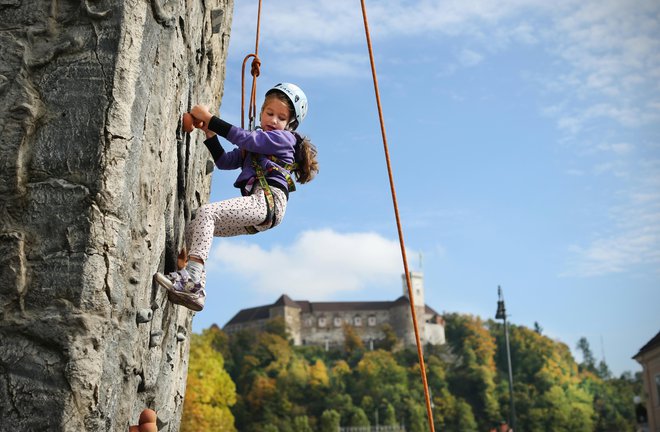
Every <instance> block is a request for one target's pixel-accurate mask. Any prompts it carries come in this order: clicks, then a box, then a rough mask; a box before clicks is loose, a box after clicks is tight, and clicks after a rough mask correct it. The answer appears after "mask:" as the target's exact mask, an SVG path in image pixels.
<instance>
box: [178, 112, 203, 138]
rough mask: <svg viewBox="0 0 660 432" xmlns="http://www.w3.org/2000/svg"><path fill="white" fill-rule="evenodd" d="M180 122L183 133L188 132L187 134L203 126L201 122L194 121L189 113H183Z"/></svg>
mask: <svg viewBox="0 0 660 432" xmlns="http://www.w3.org/2000/svg"><path fill="white" fill-rule="evenodd" d="M181 121H182V123H183V130H184V132H188V133H190V132H192V131H193V130H195V128H201V127H202V126H204V122H203V121H201V120H198V119H196V118H195V117H193V115H192V114H190V113H184V114H183V117H182V118H181Z"/></svg>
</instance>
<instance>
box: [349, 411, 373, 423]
mask: <svg viewBox="0 0 660 432" xmlns="http://www.w3.org/2000/svg"><path fill="white" fill-rule="evenodd" d="M348 426H352V427H364V426H370V425H369V419H368V418H367V415H366V414H365V413H364V410H363V409H362V408H358V407H355V408H354V409H353V411H352V412H351V413H350V415H349V417H348Z"/></svg>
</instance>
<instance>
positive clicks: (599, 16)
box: [193, 0, 660, 374]
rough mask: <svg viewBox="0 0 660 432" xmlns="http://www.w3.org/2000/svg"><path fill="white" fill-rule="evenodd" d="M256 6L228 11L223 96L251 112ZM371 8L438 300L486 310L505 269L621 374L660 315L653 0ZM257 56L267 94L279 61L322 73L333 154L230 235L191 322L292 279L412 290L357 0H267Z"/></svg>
mask: <svg viewBox="0 0 660 432" xmlns="http://www.w3.org/2000/svg"><path fill="white" fill-rule="evenodd" d="M256 6H257V1H256V0H255V1H253V2H252V1H250V2H246V1H237V2H236V5H235V10H234V18H233V25H232V34H231V39H230V48H229V58H228V62H227V75H226V80H225V92H224V96H223V100H222V105H221V106H220V111H221V116H222V117H223V118H224V119H226V120H227V121H229V122H231V123H234V124H236V125H240V98H241V95H240V81H241V62H242V60H243V57H244V56H245V55H247V54H249V53H251V52H253V50H254V31H255V22H256ZM367 11H368V17H369V21H370V25H371V33H372V40H373V46H374V53H375V57H376V68H377V72H378V79H379V85H380V92H381V98H382V104H383V111H384V117H385V123H386V129H387V135H388V143H389V147H390V157H391V161H392V165H393V171H394V180H395V185H396V193H397V198H398V202H399V208H400V214H401V220H402V224H403V232H404V237H405V242H406V248H407V251H408V259H409V265H410V268H411V269H412V270H421V271H423V272H424V277H425V287H426V303H427V304H428V305H430V306H431V307H433V308H434V309H436V310H438V311H441V312H443V311H446V312H460V313H468V314H473V315H479V316H481V317H482V318H492V317H494V314H495V310H496V305H497V286H498V285H501V286H502V289H503V291H504V296H505V300H506V306H507V311H508V313H509V315H510V318H509V319H510V322H511V323H513V324H516V325H525V326H529V327H532V326H533V325H534V322H538V323H539V324H540V325H541V327H542V328H543V332H544V334H546V335H548V336H550V337H553V338H556V339H558V340H561V341H563V342H565V343H566V344H567V345H569V346H570V347H571V349H573V350H574V352H575V345H576V342H577V340H578V339H579V338H580V337H583V336H584V337H586V338H587V339H588V340H589V342H590V344H591V348H592V351H593V352H594V354H595V355H596V357H597V358H598V359H600V358H602V357H603V356H604V357H605V359H606V361H607V363H608V364H609V366H610V368H611V369H612V370H613V372H614V373H615V374H620V373H621V372H623V371H626V370H630V371H638V370H641V368H640V366H639V365H638V364H637V363H636V362H635V361H634V360H632V359H631V356H633V355H634V354H635V353H636V352H637V350H638V349H639V348H640V347H641V346H642V345H644V344H645V343H646V342H647V341H648V340H649V339H651V338H652V337H653V336H654V335H655V334H656V333H657V332H658V331H659V330H660V313H659V312H658V311H659V308H660V21H659V20H660V18H659V17H660V3H658V2H657V1H655V0H639V1H636V0H626V1H623V0H598V1H595V0H580V1H577V0H556V1H554V2H552V4H550V3H549V2H544V1H538V0H537V1H533V0H508V1H507V0H504V1H492V0H476V1H471V2H464V1H443V0H434V1H423V0H420V1H417V0H382V1H378V2H375V1H369V2H367ZM259 56H260V58H261V60H262V67H261V76H260V77H259V79H258V88H259V98H260V100H261V98H262V96H263V93H264V92H265V91H266V90H267V89H268V88H269V86H271V85H273V84H275V83H277V82H281V81H289V82H294V83H297V84H298V85H300V86H301V87H302V88H303V89H304V90H305V92H306V93H307V96H308V98H309V107H310V108H309V114H308V117H307V118H306V119H305V121H304V122H303V124H302V125H301V127H300V131H301V132H303V133H304V134H306V135H308V136H309V137H310V138H311V139H312V141H313V142H314V143H315V144H316V145H317V147H318V149H319V160H320V167H321V172H320V174H319V176H318V178H317V179H315V180H314V181H313V182H311V183H309V184H307V185H302V186H299V188H298V191H296V192H295V193H294V194H292V196H291V200H290V202H289V207H288V210H287V214H286V217H285V219H284V222H283V224H282V225H280V226H279V227H277V228H276V229H274V230H271V231H270V232H266V233H262V234H259V235H256V236H243V237H236V238H231V239H219V238H218V239H216V240H215V242H214V247H213V250H212V256H211V258H210V259H209V262H208V266H207V268H208V283H207V292H208V298H207V306H206V308H205V310H204V311H202V312H201V313H198V314H197V315H196V316H195V319H194V322H193V327H194V330H195V331H201V330H202V329H204V328H206V327H208V326H210V325H211V324H213V323H217V324H218V325H220V326H223V325H224V324H225V323H226V322H227V321H228V320H229V319H230V318H231V317H232V316H233V315H234V314H235V313H236V312H237V311H238V310H240V309H242V308H248V307H253V306H259V305H264V304H269V303H271V302H273V301H275V300H276V299H277V298H278V297H279V296H280V295H281V294H283V293H286V294H288V295H289V296H290V297H292V298H293V299H300V300H303V299H304V300H312V301H327V300H335V301H341V300H393V299H395V298H397V297H398V296H399V295H401V294H402V283H401V274H402V272H403V264H402V261H401V255H400V251H399V244H398V237H397V230H396V223H395V218H394V213H393V208H392V201H391V195H390V187H389V183H388V177H387V170H386V165H385V158H384V153H383V145H382V141H381V137H380V129H379V123H378V115H377V111H376V104H375V98H374V91H373V85H372V82H371V71H370V68H369V60H368V53H367V48H366V42H365V36H364V28H363V24H362V17H361V12H360V2H359V1H357V0H355V1H348V0H335V1H332V2H300V1H295V2H294V1H292V0H285V1H278V2H269V1H267V0H266V1H264V3H263V11H262V22H261V39H260V45H259ZM248 78H249V77H248ZM199 102H200V103H208V104H209V105H213V106H217V105H218V104H219V101H199ZM198 138H199V140H198V142H199V144H200V145H201V140H202V137H201V133H199V134H198ZM224 145H225V148H227V149H229V148H230V147H231V145H229V144H227V143H226V142H225V143H224ZM236 175H237V172H220V171H218V170H216V172H215V173H214V175H213V184H212V192H211V200H212V201H217V200H220V199H225V198H229V197H232V196H236V194H237V193H238V191H237V190H235V189H234V188H233V187H232V186H231V185H232V183H233V180H234V179H235V177H236ZM576 359H577V360H578V361H580V360H581V357H580V356H579V355H578V354H577V353H576Z"/></svg>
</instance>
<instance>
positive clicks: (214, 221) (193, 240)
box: [186, 186, 287, 262]
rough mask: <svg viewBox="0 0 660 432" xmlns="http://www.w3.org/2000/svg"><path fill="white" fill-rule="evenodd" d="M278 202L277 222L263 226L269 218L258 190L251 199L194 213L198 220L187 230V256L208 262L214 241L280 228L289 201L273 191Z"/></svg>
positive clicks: (204, 208)
mask: <svg viewBox="0 0 660 432" xmlns="http://www.w3.org/2000/svg"><path fill="white" fill-rule="evenodd" d="M270 190H271V192H272V193H273V198H274V201H275V215H274V221H273V223H272V225H271V222H269V223H266V224H264V220H265V219H266V215H267V214H268V204H267V203H266V197H265V195H264V191H263V189H262V188H261V187H260V186H256V187H255V191H254V193H253V194H252V195H249V196H241V197H237V198H231V199H228V200H224V201H219V202H215V203H210V204H204V205H203V206H201V207H199V208H198V209H197V211H196V212H195V217H194V219H193V220H192V221H190V223H189V224H188V226H187V227H186V244H187V246H188V254H189V255H190V256H195V257H197V258H200V259H201V260H202V261H204V262H206V260H207V259H208V257H209V252H210V251H211V243H212V242H213V237H214V236H215V237H233V236H238V235H243V234H248V232H247V230H246V229H245V227H246V226H252V227H255V228H256V229H257V231H266V230H267V229H270V228H272V227H274V226H276V225H279V224H280V222H282V218H284V213H285V211H286V204H287V198H286V195H285V194H284V192H283V191H282V190H280V189H278V188H276V187H272V186H271V188H270Z"/></svg>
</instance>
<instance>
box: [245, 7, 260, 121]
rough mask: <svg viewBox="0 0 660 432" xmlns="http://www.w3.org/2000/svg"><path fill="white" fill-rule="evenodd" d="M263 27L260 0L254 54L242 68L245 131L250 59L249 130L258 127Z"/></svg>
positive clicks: (249, 55)
mask: <svg viewBox="0 0 660 432" xmlns="http://www.w3.org/2000/svg"><path fill="white" fill-rule="evenodd" d="M260 25H261V0H259V8H258V10H257V34H256V37H255V43H254V53H253V54H248V55H246V56H245V58H244V59H243V67H242V68H241V128H243V129H245V64H246V63H247V61H248V59H249V58H252V67H251V68H250V73H251V74H252V91H251V92H250V108H249V112H248V117H249V121H250V123H249V128H250V130H253V129H254V127H255V126H256V124H255V121H256V117H257V77H258V76H259V74H260V69H259V68H260V67H261V60H259V27H260Z"/></svg>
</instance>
